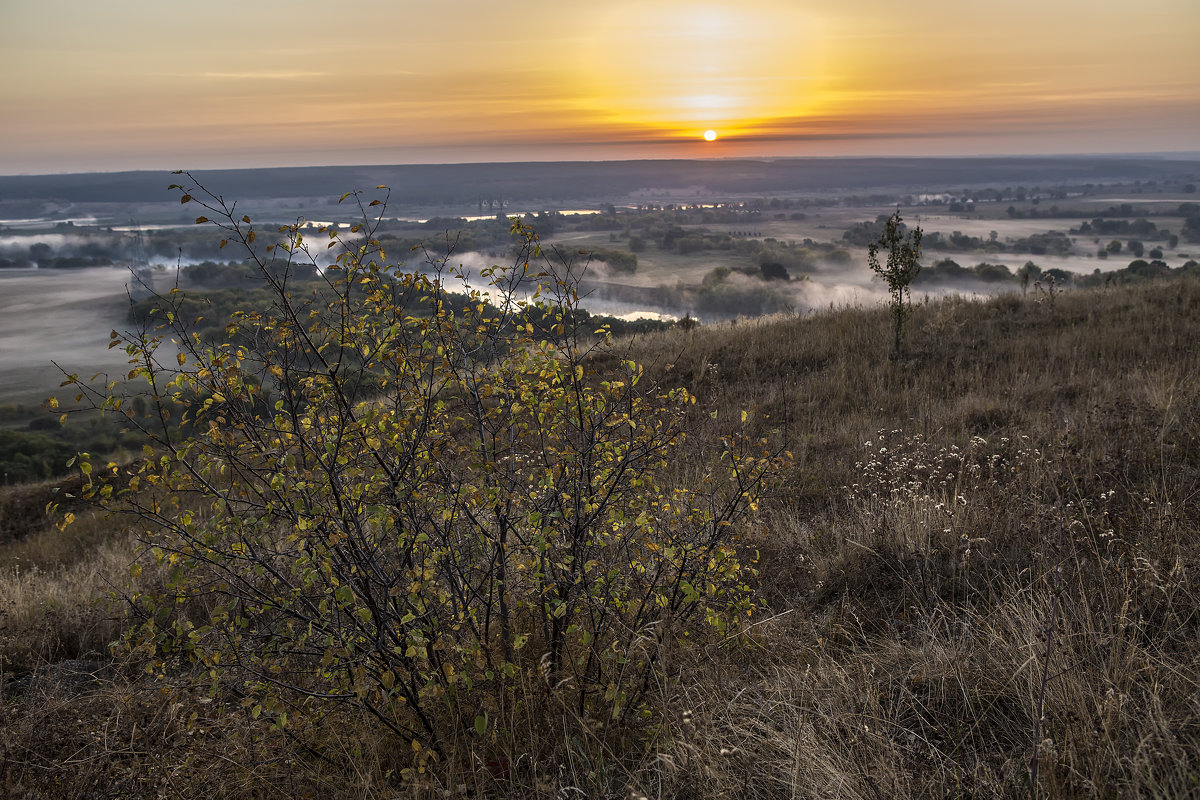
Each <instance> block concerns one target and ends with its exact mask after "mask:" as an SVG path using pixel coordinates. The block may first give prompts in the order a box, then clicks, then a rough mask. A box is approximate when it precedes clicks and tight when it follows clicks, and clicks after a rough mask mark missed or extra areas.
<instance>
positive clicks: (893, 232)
mask: <svg viewBox="0 0 1200 800" xmlns="http://www.w3.org/2000/svg"><path fill="white" fill-rule="evenodd" d="M881 248H882V249H884V250H887V254H888V256H887V263H886V265H885V264H880V263H879V251H880V249H881ZM920 258H921V229H920V228H913V229H912V230H909V231H907V232H906V229H905V226H904V224H903V222H902V218H901V216H900V211H899V209H897V210H896V211H895V213H893V214H892V215H891V216H890V217H888V219H887V223H886V224H885V225H884V231H883V235H882V236H880V237H879V241H878V242H875V243H873V244H871V245H869V246H868V248H867V263H868V264H869V265H870V267H871V270H872V271H873V272H874V273H875V274H876V275H878V276H879V277H881V278H883V279H884V280H885V281H887V285H888V291H889V292H891V295H892V300H891V303H890V308H891V309H892V319H893V321H894V323H895V334H896V339H895V352H896V353H897V354H898V353H899V352H900V337H901V334H902V333H903V331H904V319H905V317H907V316H908V314H909V310H910V304H906V303H905V300H906V299H907V298H908V296H909V292H908V287H909V284H911V283H912V282H913V279H914V278H916V277H917V273H919V272H920V271H921V265H920V264H919V263H918V259H920Z"/></svg>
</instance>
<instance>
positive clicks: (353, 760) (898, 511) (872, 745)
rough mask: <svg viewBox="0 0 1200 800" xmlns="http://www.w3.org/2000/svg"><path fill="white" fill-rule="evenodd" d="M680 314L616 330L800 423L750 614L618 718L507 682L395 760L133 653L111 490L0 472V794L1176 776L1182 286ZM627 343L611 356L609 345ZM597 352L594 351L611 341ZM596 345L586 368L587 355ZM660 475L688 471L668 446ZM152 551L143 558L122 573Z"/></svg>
mask: <svg viewBox="0 0 1200 800" xmlns="http://www.w3.org/2000/svg"><path fill="white" fill-rule="evenodd" d="M906 343H907V349H906V352H905V354H904V355H902V356H900V357H891V356H890V355H889V322H888V319H887V317H886V313H885V310H883V309H875V308H837V309H834V310H831V311H827V312H823V313H820V314H815V315H808V316H804V317H781V318H773V319H765V320H760V321H754V322H744V321H743V322H739V323H737V324H734V325H730V324H725V325H714V326H702V327H699V328H695V329H691V330H681V329H678V328H676V329H672V330H670V331H667V332H664V333H660V334H652V335H646V336H643V337H639V338H638V339H636V340H632V341H630V342H627V343H623V346H622V347H620V348H618V350H619V351H620V352H621V354H622V355H621V356H620V357H621V358H625V357H630V356H631V357H635V358H637V359H638V360H640V361H642V362H643V363H645V364H647V375H648V376H649V377H652V378H654V379H655V380H657V381H659V382H661V383H663V384H666V385H686V386H688V387H689V388H691V389H692V391H694V392H695V394H696V395H697V396H698V397H699V403H698V404H697V406H696V412H695V415H694V419H692V420H691V423H690V433H689V440H690V441H691V442H692V443H693V444H694V446H696V447H699V448H701V449H703V448H704V447H706V446H707V445H708V444H709V443H712V442H714V441H715V440H716V439H717V438H718V437H720V436H721V435H723V433H724V432H725V431H727V430H728V426H730V425H732V424H734V420H736V419H737V414H738V412H739V410H740V409H754V410H756V412H757V413H756V415H755V417H754V419H756V420H758V422H756V423H754V424H756V425H759V426H761V428H762V430H763V431H764V432H767V431H769V430H774V431H777V433H776V434H775V435H777V436H778V437H781V440H782V442H783V443H785V444H786V446H787V447H788V448H789V449H791V450H792V451H793V452H794V454H795V462H794V464H793V466H792V467H791V468H790V469H789V471H788V473H787V474H786V475H785V480H784V481H783V483H782V484H781V485H780V486H779V487H778V488H777V489H776V490H775V492H774V493H773V495H772V496H771V497H770V498H769V502H768V503H766V504H764V507H763V509H762V512H761V515H760V518H759V519H758V521H757V523H756V524H755V526H754V527H753V529H752V530H750V531H748V534H747V537H746V539H745V541H744V546H745V548H746V549H747V550H748V551H757V552H758V553H759V555H760V558H759V561H758V574H757V577H756V578H755V580H754V584H755V586H756V587H757V588H756V590H755V591H756V603H757V605H758V611H757V612H756V614H755V615H754V617H753V618H752V619H751V620H750V621H749V622H748V623H747V625H746V626H745V629H744V630H743V631H742V632H740V633H739V634H738V635H736V636H731V637H728V638H726V639H720V640H718V639H708V640H702V641H700V642H699V643H696V644H693V645H692V646H690V647H676V648H670V649H669V650H668V652H667V653H665V654H664V657H663V661H662V663H661V666H660V669H659V670H658V673H657V674H658V685H657V687H656V688H655V690H654V691H653V693H652V701H651V704H650V707H649V711H648V714H649V717H648V719H647V720H646V722H645V724H639V725H634V726H632V727H621V728H617V727H608V726H605V725H603V724H601V723H599V722H598V721H595V720H586V719H578V718H576V717H573V716H572V715H570V714H567V713H561V714H555V713H554V712H553V711H552V710H551V709H553V705H552V704H551V705H546V704H542V705H533V706H530V707H529V708H528V709H527V711H526V712H524V713H525V714H526V716H521V715H520V714H518V715H517V716H515V717H513V718H512V719H509V720H506V721H504V724H503V726H502V727H501V728H500V730H499V731H498V733H497V734H496V736H495V737H494V738H492V739H490V740H488V742H487V744H486V745H480V744H478V743H476V744H475V745H471V744H470V742H464V743H463V744H462V747H461V750H459V751H456V752H454V753H452V754H451V755H450V756H449V757H447V758H446V759H445V760H444V761H441V762H436V763H433V764H430V765H427V767H426V771H425V772H423V773H421V774H413V773H409V772H405V769H406V768H407V767H409V766H411V764H412V751H411V750H410V749H409V748H408V747H407V744H403V746H397V744H396V743H395V742H394V741H393V740H392V739H390V738H389V737H388V736H387V735H385V734H384V733H383V732H381V731H380V730H378V729H376V728H374V727H372V726H371V725H370V724H369V723H368V722H367V721H366V720H364V719H362V718H361V717H356V716H355V715H354V714H352V713H350V711H349V709H348V708H345V707H336V706H334V707H326V708H323V709H312V710H310V712H309V713H307V714H302V715H300V716H298V718H296V719H294V720H293V721H292V723H291V725H290V728H289V730H288V731H286V732H281V731H278V730H272V729H270V728H268V727H267V726H265V725H263V724H260V723H256V722H255V721H254V720H252V719H251V717H250V716H249V715H248V714H247V713H246V711H245V710H243V709H242V708H241V707H240V706H239V704H238V702H237V698H236V697H232V696H222V695H220V694H218V695H217V696H216V697H211V696H210V695H208V694H207V693H205V692H204V691H202V690H200V689H198V688H196V681H198V680H199V677H200V676H198V675H196V674H194V673H193V672H192V669H193V668H192V667H190V666H189V665H187V664H186V663H175V664H174V665H173V666H171V667H170V668H169V669H168V670H167V671H166V672H165V673H163V674H161V675H159V676H155V675H151V674H147V673H146V672H145V671H144V669H143V667H144V666H145V663H146V662H145V661H144V660H142V658H141V657H139V656H132V655H128V654H126V655H123V656H119V657H117V656H114V655H113V654H112V653H110V651H109V649H108V644H109V642H110V641H112V640H113V639H114V638H115V637H116V636H117V635H118V633H119V632H120V630H121V629H122V628H123V627H124V626H126V625H128V624H129V621H128V620H127V619H125V618H124V617H123V615H122V610H121V609H122V607H121V605H120V604H119V603H118V604H117V605H115V606H113V607H112V608H109V607H108V606H107V605H106V601H105V598H107V597H108V596H109V594H110V593H112V592H116V593H117V594H121V593H122V592H124V591H126V587H128V586H129V582H130V579H129V577H128V566H129V563H130V561H131V560H132V558H133V555H134V545H133V543H132V540H131V539H130V538H129V536H128V535H127V534H125V533H122V532H121V531H120V527H119V521H118V520H116V519H105V518H103V517H101V516H97V515H94V514H92V513H90V512H86V511H85V510H84V509H82V508H78V509H76V510H75V511H76V513H78V514H79V517H80V519H79V521H78V522H77V523H76V525H74V526H72V527H70V528H68V529H67V532H66V533H63V532H60V531H59V530H58V529H57V528H56V527H55V526H53V525H51V524H49V523H47V522H45V521H44V519H43V517H42V514H43V512H42V509H43V507H44V505H45V503H46V502H48V500H49V499H50V498H51V495H50V494H49V487H48V486H24V487H11V488H6V489H3V490H0V514H3V515H4V516H3V517H2V519H5V520H10V521H13V520H15V521H17V522H14V523H13V524H12V525H9V526H8V527H5V528H3V530H4V536H3V539H2V540H0V658H2V659H3V661H2V662H0V663H2V665H3V666H2V670H3V678H4V681H5V684H4V687H5V688H4V697H3V702H2V704H0V725H3V730H4V736H3V737H2V739H0V786H3V787H4V790H5V793H6V794H7V796H10V797H42V796H55V797H60V798H76V797H78V798H85V797H87V798H90V797H105V796H122V797H146V798H149V797H160V796H184V795H186V796H193V797H230V798H237V797H246V798H249V797H262V796H283V795H287V796H296V797H325V798H351V797H354V798H394V797H422V798H423V797H430V798H432V797H445V796H471V797H545V798H560V797H568V796H578V797H609V798H627V797H655V798H668V797H679V798H683V797H688V798H724V797H748V798H749V797H753V798H779V797H794V798H810V797H811V798H825V797H845V798H935V797H936V798H942V797H1054V798H1059V797H1062V798H1066V797H1101V798H1121V797H1161V798H1174V797H1185V796H1194V795H1196V794H1197V793H1200V672H1198V671H1197V669H1196V664H1197V663H1198V662H1200V377H1198V376H1200V284H1198V283H1197V282H1195V281H1187V280H1180V281H1174V282H1170V283H1162V284H1150V285H1143V286H1138V287H1134V288H1128V289H1120V290H1111V291H1106V292H1099V291H1097V292H1082V291H1080V292H1067V293H1064V294H1062V295H1059V296H1058V297H1056V298H1054V299H1053V301H1052V302H1051V301H1050V300H1047V299H1043V300H1042V301H1041V302H1037V301H1035V300H1034V299H1033V298H1032V296H1031V297H1029V298H1021V297H1020V296H1018V295H1012V294H1010V295H1004V296H1001V297H997V298H993V299H990V300H986V301H982V300H980V301H972V300H966V299H961V298H951V299H946V300H942V301H937V302H931V303H929V304H927V305H918V306H917V307H916V308H915V309H914V314H913V316H912V318H911V319H910V321H909V326H908V332H907V335H906ZM626 353H627V354H628V355H626ZM613 357H614V358H616V356H613ZM606 366H607V362H606V361H603V360H601V361H598V362H597V363H596V367H597V368H598V369H600V370H601V371H603V370H604V369H605V368H606ZM680 480H681V481H682V480H685V478H684V476H682V475H681V476H680ZM158 579H160V576H159V575H157V574H156V573H155V571H154V570H153V569H151V568H148V569H147V570H146V571H145V572H144V573H142V576H141V578H140V579H139V581H140V583H141V585H143V586H146V585H151V584H153V582H154V581H156V580H158Z"/></svg>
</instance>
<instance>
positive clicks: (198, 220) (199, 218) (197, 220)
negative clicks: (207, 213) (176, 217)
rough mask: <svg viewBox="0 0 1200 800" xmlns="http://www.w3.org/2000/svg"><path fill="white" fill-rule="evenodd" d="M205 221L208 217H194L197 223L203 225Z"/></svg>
mask: <svg viewBox="0 0 1200 800" xmlns="http://www.w3.org/2000/svg"><path fill="white" fill-rule="evenodd" d="M205 222H208V217H196V224H197V225H203V224H204V223H205Z"/></svg>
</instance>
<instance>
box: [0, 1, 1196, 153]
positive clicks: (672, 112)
mask: <svg viewBox="0 0 1200 800" xmlns="http://www.w3.org/2000/svg"><path fill="white" fill-rule="evenodd" d="M347 8H349V9H353V10H352V11H349V12H347V11H345V10H343V9H347ZM3 10H4V15H3V16H4V18H3V24H2V27H0V75H3V76H4V80H3V81H0V174H11V173H20V172H61V171H76V170H113V169H172V168H185V167H186V168H199V167H219V166H274V165H293V164H360V163H407V162H440V161H489V160H524V159H577V158H578V159H616V158H648V157H698V156H715V157H726V156H748V155H765V156H786V155H817V156H821V155H845V154H860V155H875V154H881V155H891V154H914V155H930V154H932V155H971V154H985V153H986V154H992V153H1013V154H1017V153H1042V152H1044V153H1097V152H1163V151H1200V133H1198V132H1200V0H1138V1H1137V2H1116V0H1086V1H1085V0H1004V1H1003V2H998V1H995V0H954V1H953V2H952V1H951V0H916V1H915V2H909V3H906V4H898V3H895V2H885V1H884V0H837V1H836V2H833V0H826V1H825V2H806V1H805V0H790V1H788V2H783V1H782V0H780V1H776V0H738V1H737V2H732V1H730V2H722V1H720V0H713V1H712V2H703V1H702V0H701V1H700V2H683V1H682V0H657V1H656V0H640V1H639V2H623V1H622V0H612V1H611V2H594V1H589V2H573V1H569V0H536V1H535V2H517V3H507V4H506V3H498V2H487V3H484V2H478V1H477V0H439V2H408V1H404V2H400V1H396V2H385V1H384V0H365V1H364V0H360V2H357V3H355V4H354V5H353V6H336V7H335V6H334V5H333V4H329V3H323V2H313V0H238V2H232V0H202V2H196V3H186V4H185V3H180V2H164V0H117V2H112V3H99V2H95V0H5V2H4V5H3ZM709 129H711V130H715V131H717V132H718V134H719V138H718V139H717V141H715V142H705V141H703V134H704V131H705V130H709Z"/></svg>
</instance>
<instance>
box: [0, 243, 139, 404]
mask: <svg viewBox="0 0 1200 800" xmlns="http://www.w3.org/2000/svg"><path fill="white" fill-rule="evenodd" d="M129 282H130V274H129V272H128V270H125V269H121V268H117V267H95V268H90V269H77V270H70V271H69V272H66V271H63V270H0V386H3V390H2V392H0V393H2V395H3V397H2V398H0V400H3V401H4V402H12V401H13V400H20V401H22V402H37V401H40V400H44V399H45V397H46V393H47V392H49V391H51V390H52V389H53V388H54V387H56V386H58V384H59V383H60V382H61V380H62V377H61V374H60V373H59V371H58V370H57V369H56V368H55V367H54V365H53V364H52V363H51V362H52V361H56V362H58V364H59V365H60V366H61V367H62V368H63V369H65V370H66V371H67V372H77V373H79V375H80V376H81V377H84V378H90V377H91V376H92V374H93V373H96V372H102V373H111V374H112V375H113V376H114V377H115V376H118V375H119V376H122V377H123V376H124V374H125V373H126V372H127V371H128V369H129V367H128V365H127V359H128V357H127V356H126V354H125V351H124V350H122V349H119V348H114V349H112V350H110V349H108V343H109V331H111V330H113V329H114V328H115V329H124V328H125V327H127V326H128V322H127V319H126V314H127V312H128V309H129V299H128V296H127V295H126V289H125V286H126V284H127V283H129Z"/></svg>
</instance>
